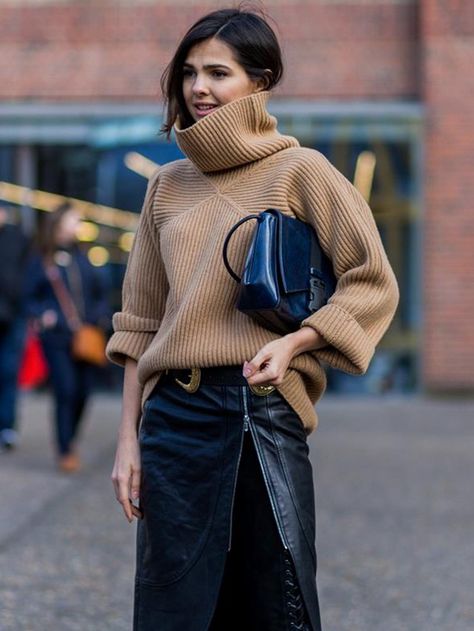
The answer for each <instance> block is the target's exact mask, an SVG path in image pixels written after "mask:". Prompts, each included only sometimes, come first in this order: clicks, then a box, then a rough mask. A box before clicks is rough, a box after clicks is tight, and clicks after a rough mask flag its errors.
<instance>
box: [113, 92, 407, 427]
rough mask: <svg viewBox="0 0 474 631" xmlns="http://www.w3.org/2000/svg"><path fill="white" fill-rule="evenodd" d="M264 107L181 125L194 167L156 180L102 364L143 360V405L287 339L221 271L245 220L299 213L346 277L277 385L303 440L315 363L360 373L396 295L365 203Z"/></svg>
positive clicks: (318, 386) (320, 385)
mask: <svg viewBox="0 0 474 631" xmlns="http://www.w3.org/2000/svg"><path fill="white" fill-rule="evenodd" d="M268 96H269V92H267V91H264V92H258V93H255V94H252V95H250V96H245V97H243V98H240V99H237V100H235V101H232V102H231V103H228V104H226V105H224V106H221V107H219V108H218V109H217V110H215V111H214V112H213V113H212V114H209V115H207V116H206V117H205V118H203V119H201V120H199V121H198V122H196V123H194V124H193V125H191V126H190V127H188V128H186V129H181V128H180V127H179V126H176V127H175V133H176V138H177V142H178V145H179V146H180V148H181V150H182V151H183V152H184V154H185V155H186V156H187V157H186V159H183V160H176V161H174V162H171V163H169V164H166V165H165V166H163V167H161V168H160V169H159V170H158V171H157V173H156V174H155V175H154V176H153V177H152V178H151V179H150V182H149V185H148V189H147V193H146V196H145V201H144V204H143V209H142V213H141V217H140V222H139V227H138V230H137V234H136V237H135V240H134V244H133V248H132V251H131V254H130V259H129V262H128V266H127V271H126V275H125V279H124V285H123V306H122V311H120V312H118V313H116V314H115V315H114V318H113V325H114V331H115V332H114V334H113V335H112V337H111V339H110V340H109V343H108V346H107V353H108V356H109V358H110V359H111V360H112V361H114V362H116V363H119V364H123V363H124V361H125V358H126V357H127V356H128V357H132V358H134V359H136V360H138V378H139V381H140V383H141V384H142V385H143V398H142V400H143V401H145V400H146V398H147V397H148V395H149V394H150V392H151V390H152V389H153V387H154V385H155V384H156V383H157V381H158V379H159V377H160V375H161V374H162V371H163V370H164V369H166V368H190V367H194V366H201V367H202V366H219V365H226V364H240V365H242V364H243V362H244V361H245V360H251V359H252V358H253V357H254V355H255V354H256V353H257V352H258V351H259V350H260V349H261V348H262V346H264V345H265V344H266V343H267V342H269V341H271V340H274V339H276V338H278V337H279V336H278V334H276V333H274V332H272V331H269V330H268V329H266V328H263V327H262V326H260V325H259V324H257V323H256V322H254V321H253V320H252V319H251V318H249V317H248V316H246V315H244V314H242V313H241V312H239V311H237V309H236V308H235V306H234V305H235V301H236V298H237V293H238V285H237V283H235V281H234V280H233V279H232V278H231V277H230V276H229V275H228V273H227V271H226V269H225V267H224V264H223V261H222V244H223V242H224V238H225V236H226V234H227V233H228V231H229V230H230V228H231V226H232V225H233V224H234V223H235V222H236V221H238V220H239V219H240V218H241V217H243V216H246V215H248V214H250V213H255V212H261V211H263V210H265V209H267V208H278V209H279V210H281V211H282V212H285V213H288V214H291V215H293V216H294V215H296V216H297V217H298V218H299V219H302V220H304V221H307V222H309V223H310V224H312V225H313V226H314V228H315V229H316V231H317V233H318V235H319V238H320V241H321V245H322V247H323V248H324V250H325V251H326V253H327V254H328V255H329V257H330V258H331V259H332V262H333V267H334V271H335V273H336V276H337V278H338V283H337V288H336V292H335V293H334V294H333V296H332V297H331V299H330V300H329V303H328V304H327V305H325V306H324V307H322V308H321V309H320V310H319V311H317V312H316V313H313V314H312V315H311V316H310V317H308V318H307V319H306V320H304V321H303V322H302V326H311V327H313V328H314V329H315V330H316V331H318V332H319V333H320V334H321V335H322V336H323V337H324V338H325V340H326V341H327V342H328V346H326V347H325V348H322V349H319V350H314V351H308V352H304V353H301V354H299V355H297V356H296V357H294V358H293V359H292V361H291V363H290V365H289V368H288V370H287V372H286V374H285V377H284V380H283V383H282V384H281V385H279V386H278V390H279V391H280V393H281V395H282V396H283V397H284V398H285V399H286V400H287V401H288V403H289V404H290V405H291V406H292V407H293V409H294V410H295V411H296V412H297V414H298V415H299V417H300V419H301V421H302V423H303V425H304V426H305V428H306V431H307V433H308V434H309V433H310V432H311V431H313V430H314V429H315V428H316V426H317V415H316V412H315V409H314V404H315V403H316V401H317V400H318V399H319V398H320V397H321V395H322V393H323V392H324V389H325V386H326V377H325V373H324V369H323V367H322V366H321V363H320V362H321V360H323V361H324V362H327V363H328V364H330V365H331V366H333V367H335V368H339V369H340V370H343V371H345V372H348V373H354V374H363V373H364V372H365V371H366V370H367V368H368V365H369V362H370V360H371V358H372V356H373V353H374V350H375V346H376V344H377V343H378V341H379V340H380V339H381V337H382V335H383V334H384V332H385V331H386V329H387V327H388V326H389V324H390V322H391V320H392V318H393V315H394V312H395V309H396V307H397V304H398V299H399V293H398V286H397V282H396V279H395V276H394V274H393V271H392V268H391V266H390V264H389V262H388V260H387V256H386V254H385V251H384V248H383V246H382V243H381V240H380V236H379V233H378V230H377V227H376V224H375V221H374V219H373V216H372V212H371V210H370V208H369V207H368V205H367V204H366V202H365V201H364V199H363V197H362V196H361V195H360V194H359V192H358V191H357V190H356V189H355V188H354V187H353V186H352V184H351V183H350V182H349V181H348V180H347V179H346V178H345V177H344V176H343V175H342V174H341V173H339V171H337V170H336V169H335V168H334V167H333V166H332V165H331V164H330V163H329V162H328V160H326V158H325V157H324V156H323V155H322V154H321V153H319V152H318V151H316V150H314V149H307V148H303V147H300V146H299V143H298V141H297V140H296V139H295V138H293V137H291V136H283V135H281V134H280V133H279V132H278V130H277V128H276V125H277V121H276V119H275V117H273V116H270V114H269V113H268V111H267V109H266V102H267V99H268ZM254 227H255V224H254V222H247V223H245V224H243V225H242V226H241V227H240V228H239V230H238V231H237V232H236V233H235V234H234V236H233V238H232V239H231V242H230V246H229V259H230V261H231V262H232V265H233V267H234V269H235V270H237V271H240V270H241V269H242V266H243V263H244V260H245V254H246V252H247V249H248V247H249V243H250V239H251V236H252V232H253V229H254ZM295 255H296V256H297V253H296V254H295Z"/></svg>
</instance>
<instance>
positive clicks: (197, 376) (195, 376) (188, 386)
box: [174, 368, 201, 393]
mask: <svg viewBox="0 0 474 631" xmlns="http://www.w3.org/2000/svg"><path fill="white" fill-rule="evenodd" d="M174 380H175V381H176V383H177V384H179V385H180V386H181V387H182V388H183V389H184V390H186V392H190V393H193V392H196V390H197V389H198V388H199V384H200V383H201V369H200V368H191V375H190V380H189V383H184V382H183V381H180V380H179V379H178V378H177V377H175V378H174Z"/></svg>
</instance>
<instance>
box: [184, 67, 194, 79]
mask: <svg viewBox="0 0 474 631" xmlns="http://www.w3.org/2000/svg"><path fill="white" fill-rule="evenodd" d="M192 74H193V71H192V70H191V69H190V68H185V69H184V70H183V77H190V76H191V75H192Z"/></svg>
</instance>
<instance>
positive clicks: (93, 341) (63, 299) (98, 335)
mask: <svg viewBox="0 0 474 631" xmlns="http://www.w3.org/2000/svg"><path fill="white" fill-rule="evenodd" d="M46 275H47V277H48V280H49V282H50V283H51V286H52V288H53V291H54V293H55V295H56V298H57V300H58V302H59V306H60V307H61V311H62V312H63V313H64V317H65V318H66V320H67V323H68V325H69V328H70V329H71V331H72V333H73V335H72V346H71V354H72V356H73V357H74V359H77V360H79V361H84V362H87V363H88V364H95V365H96V366H105V364H106V363H107V357H106V355H105V346H106V343H107V340H106V338H105V333H104V331H103V330H102V329H101V328H100V327H98V326H95V325H94V324H87V323H86V322H82V320H81V317H80V315H79V311H78V310H77V307H76V305H75V304H74V301H73V299H72V297H71V295H70V293H69V291H68V289H67V287H66V285H65V284H64V283H63V280H62V278H61V276H60V274H59V271H58V270H57V269H56V268H55V267H54V266H51V265H50V266H47V267H46Z"/></svg>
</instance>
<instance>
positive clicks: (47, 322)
mask: <svg viewBox="0 0 474 631" xmlns="http://www.w3.org/2000/svg"><path fill="white" fill-rule="evenodd" d="M57 321H58V314H57V313H56V311H54V309H47V310H46V311H44V312H43V313H42V314H41V317H40V326H41V327H42V328H43V329H52V328H53V326H56V323H57Z"/></svg>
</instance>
